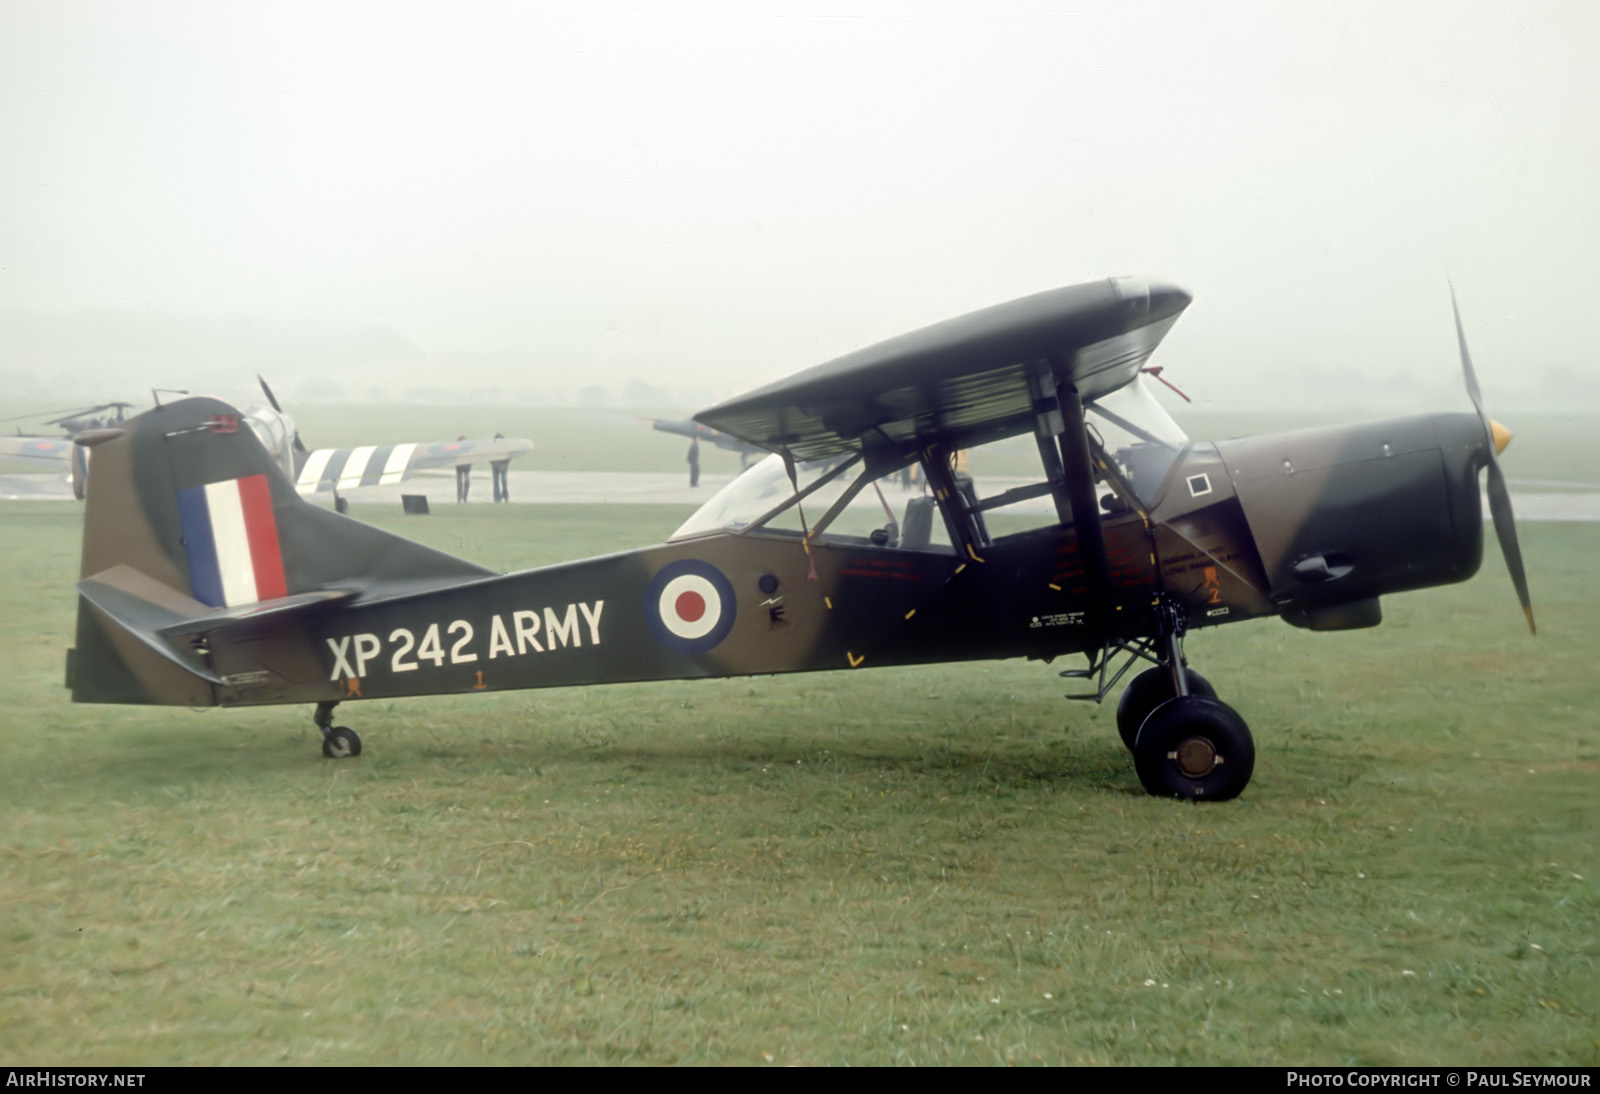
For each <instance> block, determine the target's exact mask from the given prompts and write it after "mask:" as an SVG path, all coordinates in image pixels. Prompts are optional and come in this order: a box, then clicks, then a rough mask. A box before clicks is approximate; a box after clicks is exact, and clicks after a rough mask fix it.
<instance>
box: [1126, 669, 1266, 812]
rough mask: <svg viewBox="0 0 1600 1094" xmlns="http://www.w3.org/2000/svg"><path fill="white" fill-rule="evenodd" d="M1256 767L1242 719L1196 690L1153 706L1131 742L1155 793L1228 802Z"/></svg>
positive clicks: (1138, 764) (1145, 779) (1137, 765)
mask: <svg viewBox="0 0 1600 1094" xmlns="http://www.w3.org/2000/svg"><path fill="white" fill-rule="evenodd" d="M1191 678H1192V677H1191ZM1255 766H1256V746H1255V741H1254V740H1252V739H1251V737H1250V727H1249V726H1247V725H1245V724H1244V719H1243V718H1241V717H1239V714H1238V712H1237V711H1235V710H1234V709H1233V708H1232V707H1230V706H1228V705H1227V704H1226V703H1222V702H1218V701H1217V700H1216V699H1208V698H1205V697H1202V696H1199V695H1185V696H1181V697H1179V698H1177V699H1171V700H1168V701H1167V702H1165V703H1163V704H1162V705H1161V706H1159V707H1157V708H1156V709H1155V710H1154V711H1153V712H1152V713H1151V714H1150V716H1149V717H1148V718H1146V719H1145V722H1144V724H1143V725H1142V726H1140V727H1139V734H1138V738H1137V739H1136V740H1135V741H1134V744H1133V767H1134V770H1135V771H1137V772H1138V773H1139V782H1140V783H1141V784H1142V785H1143V786H1144V788H1145V790H1146V791H1147V792H1149V793H1151V794H1154V795H1156V796H1157V797H1175V798H1196V799H1200V800H1208V801H1227V800H1229V799H1230V798H1236V797H1238V796H1239V794H1240V792H1241V791H1243V790H1244V788H1245V786H1246V785H1247V784H1248V783H1249V782H1250V774H1251V772H1252V771H1254V770H1255Z"/></svg>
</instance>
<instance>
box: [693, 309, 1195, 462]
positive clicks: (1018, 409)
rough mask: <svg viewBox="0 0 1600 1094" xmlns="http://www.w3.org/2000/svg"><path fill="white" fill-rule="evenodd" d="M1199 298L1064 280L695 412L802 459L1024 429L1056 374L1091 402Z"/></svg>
mask: <svg viewBox="0 0 1600 1094" xmlns="http://www.w3.org/2000/svg"><path fill="white" fill-rule="evenodd" d="M1189 300H1190V297H1189V294H1188V293H1186V292H1184V291H1183V290H1182V289H1179V288H1177V287H1175V286H1172V285H1167V284H1162V283H1158V282H1146V281H1143V280H1139V279H1136V278H1112V279H1109V280H1106V281H1095V282H1090V283H1088V284H1084V285H1073V286H1069V287H1067V288H1061V289H1052V290H1050V291H1048V292H1042V293H1038V294H1036V295H1034V296H1028V297H1023V298H1022V299H1020V300H1013V301H1011V302H1009V303H1005V304H997V305H995V306H993V307H990V308H985V309H983V310H981V311H975V312H972V313H970V314H967V315H962V316H958V317H957V318H954V319H947V320H945V321H944V322H942V323H936V324H934V325H933V326H931V327H924V328H923V329H922V330H918V331H913V332H911V333H910V334H905V335H901V336H900V337H898V338H892V339H890V340H889V341H887V342H880V343H878V344H877V345H874V346H868V347H867V348H865V349H860V350H857V351H855V352H854V353H849V354H846V355H845V356H843V357H840V358H837V359H835V360H833V361H830V362H828V363H826V364H822V365H818V366H816V367H815V368H811V369H807V370H806V371H804V372H800V373H797V374H796V375H794V376H792V377H790V378H788V379H786V380H780V381H779V382H777V383H775V384H769V385H768V386H766V387H764V388H759V389H757V390H756V391H753V392H751V393H749V394H748V395H742V396H740V397H738V398H736V399H732V400H729V401H728V402H725V403H722V404H720V405H718V406H714V407H712V408H711V409H709V410H705V411H702V412H701V413H699V414H697V415H695V420H696V421H699V422H702V423H704V424H705V425H708V426H711V427H712V428H714V429H719V430H721V431H722V432H724V433H727V434H730V435H732V436H734V437H737V438H739V439H740V440H744V441H748V442H750V443H751V444H756V445H759V446H761V447H762V448H765V449H768V450H770V451H773V452H779V453H784V454H787V455H789V456H790V457H792V458H794V459H795V460H812V459H822V458H825V457H829V456H839V455H844V454H847V453H853V452H857V451H860V450H862V449H863V448H877V447H885V448H888V449H891V450H893V451H897V452H909V451H911V450H914V449H916V448H917V447H919V446H921V445H922V444H923V443H925V442H926V441H927V440H930V439H933V438H938V439H941V440H944V441H948V442H950V443H952V444H961V443H963V442H964V441H966V440H969V439H978V438H985V439H993V438H998V437H1003V436H1007V435H1009V434H1011V433H1020V432H1024V431H1026V430H1027V429H1029V428H1030V427H1031V425H1032V417H1033V413H1034V410H1033V408H1034V404H1035V402H1036V401H1037V400H1038V398H1039V395H1040V389H1039V385H1040V384H1041V382H1043V381H1044V380H1045V379H1046V378H1047V377H1053V382H1054V384H1055V385H1057V386H1062V387H1065V386H1072V387H1075V388H1077V391H1078V395H1079V398H1080V399H1081V400H1082V401H1083V402H1084V403H1088V402H1092V401H1093V400H1095V399H1098V398H1100V397H1101V396H1103V395H1107V394H1109V393H1111V392H1112V391H1115V390H1116V389H1118V388H1120V387H1122V386H1123V385H1125V384H1127V383H1129V382H1131V381H1132V380H1133V379H1134V378H1135V377H1136V376H1138V374H1139V370H1140V369H1141V368H1142V367H1143V366H1144V364H1145V362H1146V361H1147V360H1148V359H1149V357H1150V354H1151V353H1152V352H1154V350H1155V348H1156V346H1157V345H1159V344H1160V342H1161V339H1162V338H1163V337H1164V336H1165V335H1166V333H1167V331H1168V330H1169V329H1170V328H1171V327H1172V324H1173V323H1174V322H1176V321H1177V319H1178V316H1179V315H1181V314H1182V312H1183V310H1184V308H1186V307H1188V306H1189Z"/></svg>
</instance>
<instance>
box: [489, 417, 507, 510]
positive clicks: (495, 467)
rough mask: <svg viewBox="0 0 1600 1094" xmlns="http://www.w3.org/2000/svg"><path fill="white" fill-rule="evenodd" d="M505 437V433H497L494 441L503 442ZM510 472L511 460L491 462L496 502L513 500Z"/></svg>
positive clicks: (490, 467) (490, 468) (490, 469)
mask: <svg viewBox="0 0 1600 1094" xmlns="http://www.w3.org/2000/svg"><path fill="white" fill-rule="evenodd" d="M505 437H506V435H505V434H504V433H496V434H495V435H494V439H495V440H497V441H503V440H505ZM510 470H511V461H510V460H509V459H505V460H490V461H489V472H490V474H491V476H492V477H493V479H494V500H495V501H496V502H502V501H510V500H511V482H510Z"/></svg>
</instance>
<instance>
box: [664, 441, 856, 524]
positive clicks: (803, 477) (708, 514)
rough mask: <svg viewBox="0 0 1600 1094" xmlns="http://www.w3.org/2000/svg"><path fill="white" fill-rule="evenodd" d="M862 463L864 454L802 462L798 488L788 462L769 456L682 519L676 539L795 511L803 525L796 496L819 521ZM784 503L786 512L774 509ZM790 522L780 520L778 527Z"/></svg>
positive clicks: (797, 474)
mask: <svg viewBox="0 0 1600 1094" xmlns="http://www.w3.org/2000/svg"><path fill="white" fill-rule="evenodd" d="M860 462H861V457H860V456H853V457H849V458H847V459H842V460H819V461H817V462H815V463H803V464H800V465H799V466H798V467H796V468H795V478H796V481H797V482H798V484H799V490H798V491H797V490H796V489H795V483H792V482H790V481H789V471H788V469H787V468H785V467H784V465H783V460H781V459H780V458H779V457H777V456H768V457H767V458H766V459H764V460H762V461H761V462H760V463H758V464H756V465H755V466H754V467H752V468H750V469H749V470H748V471H746V472H745V473H744V474H742V475H740V476H739V477H738V478H736V479H734V480H733V481H732V482H730V483H729V484H728V485H727V486H724V487H723V488H722V489H721V490H719V491H717V493H716V494H715V495H713V496H712V498H711V500H709V501H707V502H706V503H705V504H704V505H702V506H701V507H700V508H699V509H698V510H696V512H695V514H694V516H692V517H690V518H689V519H688V520H686V521H684V522H683V524H682V526H681V527H679V529H678V530H677V531H676V532H674V533H673V534H672V538H673V539H687V538H688V537H690V536H699V535H705V534H706V533H707V532H742V531H744V530H745V529H746V528H749V527H750V526H751V525H754V524H757V523H766V522H765V521H763V518H765V517H769V516H771V517H773V518H774V519H776V518H779V517H781V516H782V514H783V513H790V514H791V518H790V519H792V520H793V523H794V526H795V527H796V528H799V526H800V518H799V513H798V512H796V511H795V509H796V506H795V499H796V497H799V499H800V502H801V505H803V511H804V512H805V515H806V519H807V520H808V521H811V522H814V521H815V520H816V519H817V518H818V517H820V516H821V515H822V514H823V513H825V512H826V511H827V510H828V507H829V506H830V505H832V504H833V502H834V501H835V500H836V499H837V498H838V497H839V495H840V494H841V493H843V492H844V490H845V488H846V487H848V486H849V485H850V484H851V482H852V481H853V480H854V478H855V476H854V475H852V474H850V473H849V470H850V468H851V467H853V466H855V465H856V464H859V463H860ZM780 506H782V507H783V508H782V510H781V511H780V512H778V513H774V512H773V511H774V510H777V509H779V507H780ZM787 523H788V521H781V522H780V524H779V526H780V527H782V526H785V525H786V524H787Z"/></svg>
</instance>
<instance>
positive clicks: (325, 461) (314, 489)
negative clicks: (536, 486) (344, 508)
mask: <svg viewBox="0 0 1600 1094" xmlns="http://www.w3.org/2000/svg"><path fill="white" fill-rule="evenodd" d="M532 450H533V442H532V441H528V440H523V439H522V438H520V437H497V438H495V439H493V440H487V441H435V442H432V443H427V442H422V443H415V444H379V445H371V444H369V445H361V446H360V447H357V448H319V449H317V450H316V451H315V452H311V453H309V454H307V455H306V456H305V458H304V459H303V460H299V461H298V464H299V466H298V467H297V469H296V473H295V483H294V488H295V490H297V491H298V492H299V493H301V494H316V493H321V492H322V491H326V490H334V489H338V490H353V489H355V488H356V487H358V486H380V485H381V486H388V485H390V484H393V483H397V482H402V481H404V480H405V479H409V478H410V477H411V476H412V475H414V474H415V473H416V472H418V471H424V470H427V469H428V468H433V467H456V466H459V465H461V464H473V463H484V462H488V461H494V460H509V459H512V458H513V457H515V456H520V455H522V454H523V453H524V452H531V451H532Z"/></svg>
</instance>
